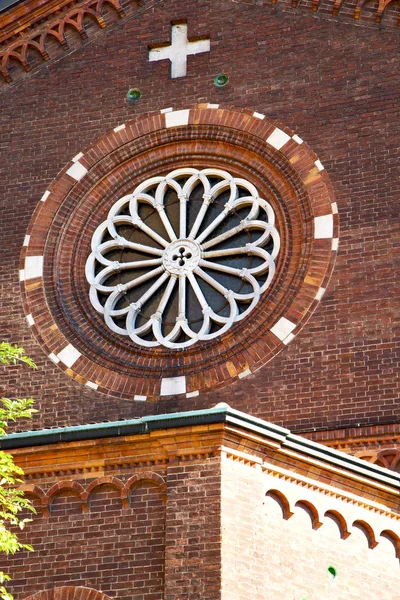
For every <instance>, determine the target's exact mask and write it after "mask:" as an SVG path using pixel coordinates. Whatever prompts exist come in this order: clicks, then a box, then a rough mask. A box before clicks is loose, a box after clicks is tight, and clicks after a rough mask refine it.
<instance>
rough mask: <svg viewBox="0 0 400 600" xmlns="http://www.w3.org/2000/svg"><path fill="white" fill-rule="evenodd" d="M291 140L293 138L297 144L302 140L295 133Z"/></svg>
mask: <svg viewBox="0 0 400 600" xmlns="http://www.w3.org/2000/svg"><path fill="white" fill-rule="evenodd" d="M292 140H294V141H295V142H297V143H298V144H299V145H300V144H302V143H303V140H302V139H301V137H299V136H298V135H296V134H294V136H293V137H292Z"/></svg>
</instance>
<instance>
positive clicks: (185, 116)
mask: <svg viewBox="0 0 400 600" xmlns="http://www.w3.org/2000/svg"><path fill="white" fill-rule="evenodd" d="M189 112H190V110H189V109H185V110H174V111H172V112H168V113H165V126H166V127H179V126H180V125H187V124H188V123H189Z"/></svg>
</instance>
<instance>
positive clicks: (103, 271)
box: [86, 168, 280, 349]
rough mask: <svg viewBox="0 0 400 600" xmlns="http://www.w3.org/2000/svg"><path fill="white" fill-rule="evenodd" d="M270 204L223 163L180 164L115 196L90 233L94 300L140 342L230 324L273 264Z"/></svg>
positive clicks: (167, 341)
mask: <svg viewBox="0 0 400 600" xmlns="http://www.w3.org/2000/svg"><path fill="white" fill-rule="evenodd" d="M279 246H280V238H279V233H278V231H277V229H276V227H275V214H274V211H273V209H272V207H271V205H270V204H269V203H268V202H266V201H265V200H263V199H262V198H260V197H259V194H258V191H257V189H256V187H255V186H254V185H253V184H252V183H250V182H249V181H247V180H245V179H242V178H239V177H233V176H232V175H230V174H229V173H228V172H227V171H223V170H220V169H203V170H197V169H193V168H183V169H176V170H174V171H172V172H171V173H168V175H166V176H159V177H152V178H150V179H147V180H146V181H145V182H143V183H142V184H140V185H138V186H137V187H136V189H135V190H134V191H133V192H132V193H131V194H129V195H127V196H124V197H123V198H121V199H120V200H118V202H116V203H115V204H114V205H113V206H112V208H111V210H110V211H109V213H108V217H107V220H106V221H104V222H103V223H102V224H101V225H100V226H99V227H98V228H97V229H96V231H95V233H94V235H93V238H92V252H91V254H90V256H89V258H88V260H87V262H86V278H87V280H88V282H89V284H90V292H89V293H90V301H91V303H92V305H93V307H94V308H95V309H96V311H98V312H99V313H100V314H102V315H103V317H104V320H105V323H106V324H107V326H108V327H109V328H110V329H111V330H112V331H113V332H114V333H117V334H120V335H123V336H129V337H130V338H131V339H132V340H133V341H134V342H135V343H137V344H139V345H141V346H146V347H154V346H160V345H161V346H164V347H166V348H175V349H182V348H185V347H187V346H191V345H193V344H194V343H196V342H198V341H202V340H210V339H212V338H215V337H218V336H220V335H222V334H223V333H225V332H226V331H227V330H228V329H229V328H230V327H232V325H233V324H234V323H236V322H238V321H240V320H242V319H244V318H245V317H247V315H248V314H249V313H250V312H251V311H252V310H253V309H254V307H255V306H256V304H257V303H258V301H259V300H260V297H261V295H262V294H263V293H264V292H265V291H266V289H267V288H268V287H269V285H270V283H271V281H272V279H273V276H274V273H275V259H276V257H277V255H278V252H279Z"/></svg>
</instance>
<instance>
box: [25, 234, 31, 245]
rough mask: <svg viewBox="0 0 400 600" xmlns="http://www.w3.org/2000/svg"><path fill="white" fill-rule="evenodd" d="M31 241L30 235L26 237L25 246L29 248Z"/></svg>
mask: <svg viewBox="0 0 400 600" xmlns="http://www.w3.org/2000/svg"><path fill="white" fill-rule="evenodd" d="M30 239H31V236H30V235H26V236H25V239H24V246H29V240H30Z"/></svg>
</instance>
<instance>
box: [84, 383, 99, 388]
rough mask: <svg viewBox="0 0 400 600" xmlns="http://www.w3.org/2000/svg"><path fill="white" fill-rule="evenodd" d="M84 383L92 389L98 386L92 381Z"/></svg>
mask: <svg viewBox="0 0 400 600" xmlns="http://www.w3.org/2000/svg"><path fill="white" fill-rule="evenodd" d="M86 385H87V387H88V388H91V389H92V390H97V388H98V387H99V386H98V385H97V383H93V381H87V382H86Z"/></svg>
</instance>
